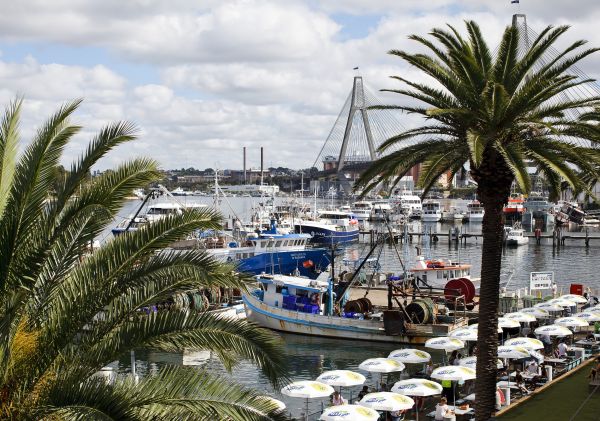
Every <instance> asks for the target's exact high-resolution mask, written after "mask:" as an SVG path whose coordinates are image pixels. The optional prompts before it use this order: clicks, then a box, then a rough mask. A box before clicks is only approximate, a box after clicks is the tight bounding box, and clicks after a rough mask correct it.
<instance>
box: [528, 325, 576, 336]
mask: <svg viewBox="0 0 600 421" xmlns="http://www.w3.org/2000/svg"><path fill="white" fill-rule="evenodd" d="M534 333H535V334H536V335H548V336H569V335H572V334H573V332H571V331H570V330H569V329H567V328H566V327H564V326H560V325H546V326H540V327H538V328H537V329H536V330H534Z"/></svg>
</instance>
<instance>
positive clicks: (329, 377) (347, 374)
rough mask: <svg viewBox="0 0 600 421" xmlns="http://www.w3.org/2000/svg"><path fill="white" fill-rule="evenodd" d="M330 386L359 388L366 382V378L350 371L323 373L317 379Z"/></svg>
mask: <svg viewBox="0 0 600 421" xmlns="http://www.w3.org/2000/svg"><path fill="white" fill-rule="evenodd" d="M316 380H317V381H318V382H321V383H325V384H328V385H329V386H339V387H349V386H358V385H361V384H363V383H364V382H365V380H366V379H365V376H363V375H362V374H360V373H355V372H354V371H350V370H331V371H325V372H323V373H322V374H321V375H320V376H319V377H317V379H316Z"/></svg>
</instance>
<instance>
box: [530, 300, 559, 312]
mask: <svg viewBox="0 0 600 421" xmlns="http://www.w3.org/2000/svg"><path fill="white" fill-rule="evenodd" d="M534 307H536V308H541V309H544V310H546V311H550V312H553V313H556V312H558V311H563V310H564V308H563V307H562V306H560V305H558V304H553V303H548V302H544V303H537V304H536V305H534Z"/></svg>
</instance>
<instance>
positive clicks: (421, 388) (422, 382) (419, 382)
mask: <svg viewBox="0 0 600 421" xmlns="http://www.w3.org/2000/svg"><path fill="white" fill-rule="evenodd" d="M442 390H443V388H442V385H441V384H439V383H437V382H434V381H431V380H427V379H407V380H400V381H399V382H396V383H395V384H394V386H392V389H391V391H392V392H394V393H400V394H401V395H406V396H432V395H439V394H440V393H442Z"/></svg>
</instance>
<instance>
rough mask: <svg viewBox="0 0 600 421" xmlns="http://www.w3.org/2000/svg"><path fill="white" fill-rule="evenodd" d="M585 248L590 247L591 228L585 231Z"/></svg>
mask: <svg viewBox="0 0 600 421" xmlns="http://www.w3.org/2000/svg"><path fill="white" fill-rule="evenodd" d="M585 246H586V247H589V246H590V236H589V228H586V229H585Z"/></svg>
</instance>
